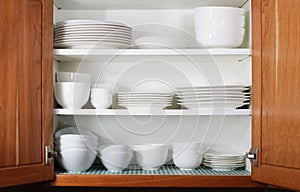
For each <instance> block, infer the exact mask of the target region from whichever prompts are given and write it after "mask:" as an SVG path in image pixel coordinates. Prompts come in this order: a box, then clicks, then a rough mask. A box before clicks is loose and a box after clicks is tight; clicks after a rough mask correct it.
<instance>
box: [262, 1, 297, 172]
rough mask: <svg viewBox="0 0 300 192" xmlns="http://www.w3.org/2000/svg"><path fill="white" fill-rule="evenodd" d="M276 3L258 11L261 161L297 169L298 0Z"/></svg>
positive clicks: (270, 2)
mask: <svg viewBox="0 0 300 192" xmlns="http://www.w3.org/2000/svg"><path fill="white" fill-rule="evenodd" d="M276 2H277V3H278V4H277V5H276ZM276 2H275V1H264V3H263V14H262V22H263V23H264V25H262V35H263V36H262V50H263V52H262V59H263V65H262V72H263V73H262V163H265V164H271V165H278V166H283V167H293V168H297V169H300V147H299V141H300V131H299V127H300V119H299V116H300V111H299V108H300V103H299V98H300V87H299V84H300V54H299V51H300V47H299V45H300V36H299V34H300V23H299V21H300V14H299V9H300V3H299V2H298V0H291V2H289V3H288V4H286V1H284V0H279V1H276ZM287 6H288V7H287ZM276 15H277V16H276Z"/></svg>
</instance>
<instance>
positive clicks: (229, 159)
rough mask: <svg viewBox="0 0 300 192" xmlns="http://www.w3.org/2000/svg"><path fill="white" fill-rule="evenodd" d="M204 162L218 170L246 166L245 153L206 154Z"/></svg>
mask: <svg viewBox="0 0 300 192" xmlns="http://www.w3.org/2000/svg"><path fill="white" fill-rule="evenodd" d="M203 164H204V165H205V166H207V167H211V168H212V169H214V170H216V171H232V170H235V169H237V168H241V167H244V166H245V155H242V154H204V158H203Z"/></svg>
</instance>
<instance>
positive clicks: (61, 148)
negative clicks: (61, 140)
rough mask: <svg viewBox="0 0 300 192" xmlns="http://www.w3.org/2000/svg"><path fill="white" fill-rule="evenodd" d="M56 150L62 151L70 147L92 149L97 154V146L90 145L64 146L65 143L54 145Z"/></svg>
mask: <svg viewBox="0 0 300 192" xmlns="http://www.w3.org/2000/svg"><path fill="white" fill-rule="evenodd" d="M54 149H55V151H56V152H62V151H66V150H70V149H74V150H75V149H87V150H90V151H92V152H93V153H96V154H97V147H90V146H86V145H85V146H65V145H58V146H55V147H54Z"/></svg>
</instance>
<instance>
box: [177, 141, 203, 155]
mask: <svg viewBox="0 0 300 192" xmlns="http://www.w3.org/2000/svg"><path fill="white" fill-rule="evenodd" d="M200 144H201V143H198V142H190V143H173V154H174V155H175V156H176V155H179V154H181V153H199V148H200Z"/></svg>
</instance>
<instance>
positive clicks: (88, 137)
mask: <svg viewBox="0 0 300 192" xmlns="http://www.w3.org/2000/svg"><path fill="white" fill-rule="evenodd" d="M54 144H55V151H56V152H57V154H58V155H57V160H58V163H59V164H60V166H61V167H63V168H64V169H65V170H67V171H72V172H74V171H85V170H87V169H89V168H90V167H91V166H92V164H93V162H94V161H95V158H96V156H97V147H98V137H97V136H96V135H94V133H92V132H91V131H89V130H87V129H83V128H79V127H66V128H63V129H60V130H58V131H57V132H56V133H55V142H54Z"/></svg>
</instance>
